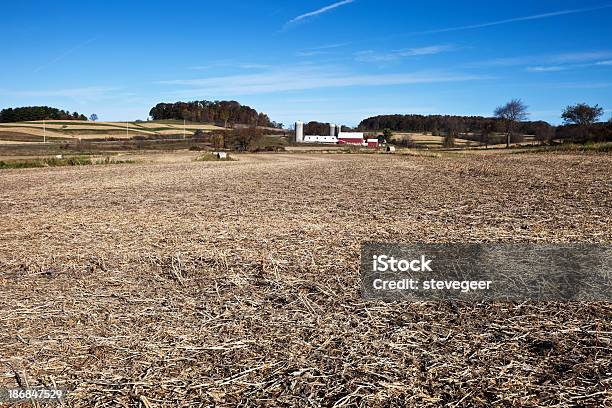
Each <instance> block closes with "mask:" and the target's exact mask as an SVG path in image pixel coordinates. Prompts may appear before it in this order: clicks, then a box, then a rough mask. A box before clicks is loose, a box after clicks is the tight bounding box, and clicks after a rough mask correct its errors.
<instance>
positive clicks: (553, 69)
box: [526, 65, 569, 72]
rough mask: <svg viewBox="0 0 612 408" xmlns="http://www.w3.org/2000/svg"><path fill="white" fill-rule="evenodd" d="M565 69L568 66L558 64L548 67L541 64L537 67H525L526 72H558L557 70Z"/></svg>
mask: <svg viewBox="0 0 612 408" xmlns="http://www.w3.org/2000/svg"><path fill="white" fill-rule="evenodd" d="M566 69H569V68H568V67H562V66H559V65H553V66H549V67H543V66H539V67H527V69H526V70H527V71H528V72H559V71H565V70H566Z"/></svg>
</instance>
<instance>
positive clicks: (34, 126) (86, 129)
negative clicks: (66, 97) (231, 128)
mask: <svg viewBox="0 0 612 408" xmlns="http://www.w3.org/2000/svg"><path fill="white" fill-rule="evenodd" d="M43 126H44V127H46V134H47V137H48V138H50V139H51V140H53V139H60V140H71V139H78V138H80V139H105V138H109V137H112V138H115V139H126V138H132V137H134V136H156V135H157V136H160V135H177V134H182V133H183V123H182V122H180V123H179V121H169V120H166V121H149V122H129V124H126V122H86V121H78V120H72V121H69V120H56V121H53V120H49V121H46V122H45V124H44V125H43V122H42V121H32V122H17V123H0V141H24V140H23V138H24V137H29V139H28V140H25V141H28V142H31V141H42V140H43V134H44V130H43ZM126 128H129V133H128V132H126ZM185 129H186V132H185V133H186V134H187V135H192V134H193V133H194V132H195V130H197V129H202V130H204V131H209V130H223V128H222V127H218V126H214V125H210V124H205V123H191V122H187V124H186V125H185Z"/></svg>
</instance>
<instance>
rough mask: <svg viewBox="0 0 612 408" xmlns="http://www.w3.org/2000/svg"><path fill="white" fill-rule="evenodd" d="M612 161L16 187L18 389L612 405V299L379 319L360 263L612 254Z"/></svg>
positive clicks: (6, 348) (108, 173)
mask: <svg viewBox="0 0 612 408" xmlns="http://www.w3.org/2000/svg"><path fill="white" fill-rule="evenodd" d="M611 175H612V156H610V155H527V154H525V155H504V156H465V157H413V156H398V155H395V156H394V155H341V154H338V155H334V154H326V155H320V154H261V155H243V156H241V157H240V160H239V161H233V162H194V161H185V160H171V161H170V162H167V163H152V164H132V165H108V166H84V167H69V168H67V167H64V168H44V169H23V170H1V171H0V208H1V209H2V217H0V327H1V328H2V330H0V367H1V370H0V387H2V386H7V387H14V386H16V385H17V381H20V382H21V383H26V382H27V384H29V385H31V386H34V385H41V384H44V385H46V386H52V385H53V384H55V385H57V386H58V387H67V388H68V390H69V395H68V399H67V401H66V405H68V406H71V407H89V406H143V407H149V406H162V405H164V404H165V406H173V407H174V406H212V405H217V406H261V405H268V406H385V407H386V406H441V405H451V406H466V407H467V406H470V407H471V406H483V407H484V406H538V405H539V406H576V405H578V406H606V405H607V406H611V405H612V394H611V392H610V390H611V389H612V387H611V386H612V384H611V377H612V375H611V367H612V362H611V360H612V353H611V347H612V346H611V344H610V342H611V337H612V322H611V318H610V316H611V312H612V306H611V305H610V304H609V303H605V302H600V303H569V304H566V303H561V302H547V303H531V302H528V303H485V304H474V303H461V302H459V303H436V302H424V303H407V302H405V303H390V304H386V303H382V302H378V301H364V300H363V299H362V298H361V296H360V292H359V287H360V283H359V273H358V263H359V249H360V244H361V243H362V242H363V241H366V240H375V241H392V242H416V241H425V242H465V241H468V242H486V241H504V242H523V241H532V242H533V241H541V242H599V243H611V242H612V228H611V227H610V225H612V216H611V212H610V208H612V177H611Z"/></svg>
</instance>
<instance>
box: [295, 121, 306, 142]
mask: <svg viewBox="0 0 612 408" xmlns="http://www.w3.org/2000/svg"><path fill="white" fill-rule="evenodd" d="M303 142H304V122H300V121H297V122H295V143H303Z"/></svg>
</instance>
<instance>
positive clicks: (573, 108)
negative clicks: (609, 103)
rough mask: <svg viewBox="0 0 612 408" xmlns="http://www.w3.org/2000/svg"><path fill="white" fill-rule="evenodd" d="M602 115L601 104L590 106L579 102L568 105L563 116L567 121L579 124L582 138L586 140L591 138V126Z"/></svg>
mask: <svg viewBox="0 0 612 408" xmlns="http://www.w3.org/2000/svg"><path fill="white" fill-rule="evenodd" d="M601 115H603V108H601V107H600V106H599V105H595V106H589V105H587V104H586V103H578V104H576V105H570V106H567V107H566V108H565V109H564V110H563V113H562V114H561V117H562V118H563V121H564V122H565V123H567V124H574V125H577V126H578V129H580V136H581V138H582V139H583V140H586V139H588V138H589V133H590V129H591V127H592V126H593V124H594V123H595V122H597V120H598V119H599V118H600V117H601Z"/></svg>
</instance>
